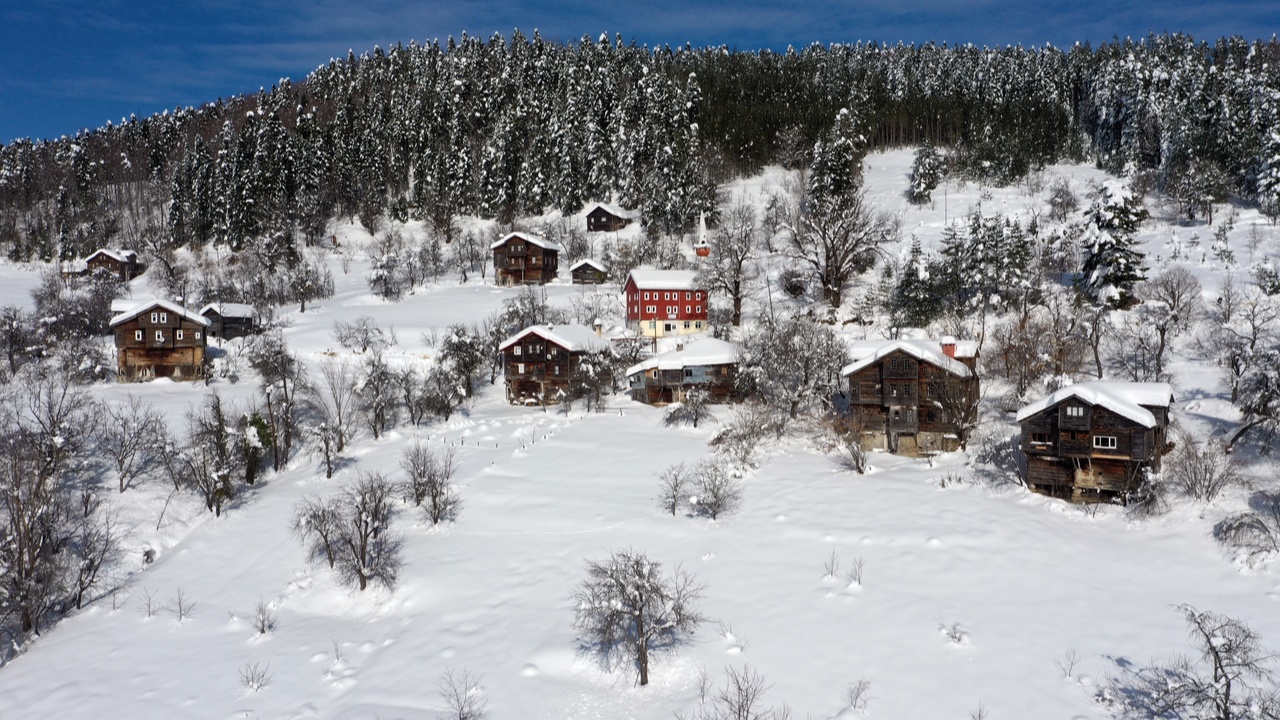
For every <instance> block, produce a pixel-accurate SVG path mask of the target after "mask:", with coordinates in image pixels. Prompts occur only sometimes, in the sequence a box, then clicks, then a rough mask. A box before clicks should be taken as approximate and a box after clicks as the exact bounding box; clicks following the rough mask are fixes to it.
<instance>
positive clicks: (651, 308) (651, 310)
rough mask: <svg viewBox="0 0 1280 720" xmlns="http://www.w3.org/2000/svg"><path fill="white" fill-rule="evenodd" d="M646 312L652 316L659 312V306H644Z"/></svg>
mask: <svg viewBox="0 0 1280 720" xmlns="http://www.w3.org/2000/svg"><path fill="white" fill-rule="evenodd" d="M644 311H645V312H647V313H650V314H652V313H656V312H658V306H657V305H645V306H644Z"/></svg>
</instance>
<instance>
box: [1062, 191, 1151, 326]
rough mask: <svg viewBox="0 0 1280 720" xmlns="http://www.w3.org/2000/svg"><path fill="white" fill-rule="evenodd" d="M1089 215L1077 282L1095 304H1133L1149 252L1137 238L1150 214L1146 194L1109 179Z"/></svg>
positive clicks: (1125, 305) (1144, 273)
mask: <svg viewBox="0 0 1280 720" xmlns="http://www.w3.org/2000/svg"><path fill="white" fill-rule="evenodd" d="M1086 218H1087V220H1088V222H1087V223H1086V226H1085V234H1084V237H1083V238H1081V241H1080V247H1081V250H1082V251H1083V254H1084V262H1083V263H1082V266H1081V268H1080V275H1079V277H1078V278H1077V280H1076V286H1077V287H1078V288H1079V289H1080V290H1081V291H1082V292H1083V293H1084V294H1085V295H1086V296H1087V297H1088V298H1089V300H1090V301H1091V302H1093V303H1094V304H1095V305H1106V306H1108V307H1112V308H1120V309H1123V308H1126V307H1130V306H1131V305H1133V303H1134V302H1135V298H1134V295H1133V288H1134V286H1135V285H1137V283H1138V282H1139V281H1141V280H1142V279H1143V278H1144V277H1145V276H1146V267H1145V265H1144V264H1143V260H1144V259H1145V257H1146V256H1145V255H1144V254H1143V253H1142V252H1141V251H1139V250H1138V249H1137V248H1136V247H1135V246H1134V241H1133V234H1134V233H1135V232H1137V230H1138V226H1139V225H1141V224H1142V221H1143V220H1145V219H1146V218H1147V210H1146V208H1144V207H1143V206H1142V198H1141V197H1139V196H1138V195H1137V194H1136V193H1134V192H1133V191H1132V190H1130V189H1129V188H1127V187H1125V186H1123V185H1121V184H1120V182H1119V181H1117V180H1108V181H1106V182H1105V183H1103V185H1102V191H1101V194H1100V195H1099V197H1098V199H1097V200H1095V201H1094V202H1093V204H1092V205H1091V206H1090V207H1089V209H1088V210H1087V211H1086Z"/></svg>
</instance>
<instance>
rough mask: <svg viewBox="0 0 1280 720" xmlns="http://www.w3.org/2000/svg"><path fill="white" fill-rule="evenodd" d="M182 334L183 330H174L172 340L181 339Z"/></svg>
mask: <svg viewBox="0 0 1280 720" xmlns="http://www.w3.org/2000/svg"><path fill="white" fill-rule="evenodd" d="M182 336H183V332H182V331H181V330H175V331H174V333H173V339H174V340H181V339H182Z"/></svg>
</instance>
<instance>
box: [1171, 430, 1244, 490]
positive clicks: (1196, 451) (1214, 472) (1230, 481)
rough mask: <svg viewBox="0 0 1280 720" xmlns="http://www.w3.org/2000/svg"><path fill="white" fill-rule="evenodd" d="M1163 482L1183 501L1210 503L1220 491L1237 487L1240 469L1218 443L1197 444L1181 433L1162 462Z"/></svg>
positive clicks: (1205, 442)
mask: <svg viewBox="0 0 1280 720" xmlns="http://www.w3.org/2000/svg"><path fill="white" fill-rule="evenodd" d="M1163 475H1164V476H1165V479H1166V480H1167V481H1168V482H1169V483H1171V484H1172V485H1173V486H1174V487H1175V488H1177V489H1178V490H1179V491H1181V492H1182V494H1184V495H1186V496H1187V497H1190V498H1193V499H1195V500H1199V501H1201V502H1213V500H1214V498H1216V497H1218V495H1220V494H1221V493H1222V491H1223V490H1226V489H1227V488H1229V487H1231V486H1233V485H1238V484H1239V483H1240V481H1241V477H1240V469H1239V467H1238V466H1237V465H1236V462H1235V457H1234V456H1233V455H1228V454H1227V451H1226V448H1225V447H1224V446H1223V445H1222V443H1220V442H1217V441H1214V440H1207V441H1203V442H1202V441H1200V440H1198V439H1196V438H1195V437H1193V436H1192V435H1190V434H1187V433H1183V434H1182V436H1181V437H1179V438H1178V442H1177V446H1176V447H1175V448H1174V451H1173V452H1172V453H1170V454H1169V456H1168V457H1166V458H1165V459H1164V468H1163Z"/></svg>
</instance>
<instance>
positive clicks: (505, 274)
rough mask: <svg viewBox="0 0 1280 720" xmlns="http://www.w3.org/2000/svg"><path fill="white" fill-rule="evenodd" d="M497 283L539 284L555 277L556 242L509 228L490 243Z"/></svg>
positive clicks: (558, 254)
mask: <svg viewBox="0 0 1280 720" xmlns="http://www.w3.org/2000/svg"><path fill="white" fill-rule="evenodd" d="M490 249H491V250H493V277H494V280H495V282H497V283H498V284H499V285H526V284H531V285H543V284H546V283H549V282H551V281H552V280H554V279H555V277H556V271H557V269H558V264H559V257H560V246H559V245H557V244H555V243H553V242H551V241H549V240H544V239H542V238H540V237H538V236H537V235H530V234H528V233H522V232H513V233H511V234H510V235H508V236H506V237H504V238H502V239H501V240H499V241H497V242H495V243H494V244H493V245H491V246H490Z"/></svg>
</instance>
